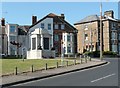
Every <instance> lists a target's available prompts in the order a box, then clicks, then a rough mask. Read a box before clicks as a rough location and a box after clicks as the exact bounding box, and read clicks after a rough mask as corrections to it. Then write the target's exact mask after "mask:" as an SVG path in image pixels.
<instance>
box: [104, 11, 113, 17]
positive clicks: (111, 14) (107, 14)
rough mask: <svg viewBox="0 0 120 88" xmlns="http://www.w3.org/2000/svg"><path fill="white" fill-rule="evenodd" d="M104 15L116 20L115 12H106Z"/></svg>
mask: <svg viewBox="0 0 120 88" xmlns="http://www.w3.org/2000/svg"><path fill="white" fill-rule="evenodd" d="M104 15H106V16H109V17H112V18H114V12H113V10H110V11H105V12H104Z"/></svg>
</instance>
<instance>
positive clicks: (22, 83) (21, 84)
mask: <svg viewBox="0 0 120 88" xmlns="http://www.w3.org/2000/svg"><path fill="white" fill-rule="evenodd" d="M108 64H110V62H108V63H107V64H104V65H101V66H97V67H92V68H89V69H84V70H81V71H75V72H70V73H66V74H62V75H56V76H52V77H48V78H43V79H39V80H34V81H29V82H25V83H20V84H16V85H12V86H21V85H23V84H24V85H25V84H29V83H34V82H38V81H43V80H47V79H52V78H57V77H60V76H65V75H70V74H73V73H78V72H84V71H88V70H93V69H96V68H100V67H104V66H106V65H108Z"/></svg>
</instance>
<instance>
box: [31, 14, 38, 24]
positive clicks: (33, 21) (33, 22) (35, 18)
mask: <svg viewBox="0 0 120 88" xmlns="http://www.w3.org/2000/svg"><path fill="white" fill-rule="evenodd" d="M36 22H37V16H32V25H33V24H35V23H36Z"/></svg>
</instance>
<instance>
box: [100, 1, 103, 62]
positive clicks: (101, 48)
mask: <svg viewBox="0 0 120 88" xmlns="http://www.w3.org/2000/svg"><path fill="white" fill-rule="evenodd" d="M102 31H103V30H102V2H101V3H100V60H103V39H102V37H103V33H102Z"/></svg>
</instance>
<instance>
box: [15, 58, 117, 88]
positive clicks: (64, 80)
mask: <svg viewBox="0 0 120 88" xmlns="http://www.w3.org/2000/svg"><path fill="white" fill-rule="evenodd" d="M105 60H106V61H109V62H110V63H109V64H107V65H105V66H100V67H96V68H92V69H89V70H84V71H77V72H72V73H68V74H63V75H60V76H54V77H50V78H45V79H41V80H36V81H31V82H27V83H23V84H18V85H15V86H118V58H111V59H110V58H106V59H105Z"/></svg>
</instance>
